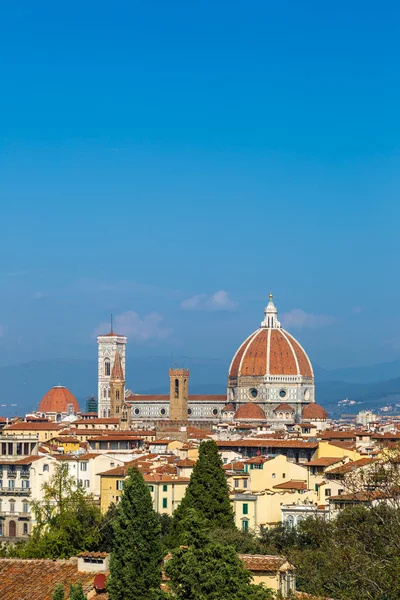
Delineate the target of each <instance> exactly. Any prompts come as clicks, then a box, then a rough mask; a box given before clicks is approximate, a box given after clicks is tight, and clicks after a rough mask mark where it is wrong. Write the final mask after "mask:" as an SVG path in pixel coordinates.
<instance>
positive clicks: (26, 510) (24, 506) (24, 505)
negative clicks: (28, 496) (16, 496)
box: [22, 502, 29, 513]
mask: <svg viewBox="0 0 400 600" xmlns="http://www.w3.org/2000/svg"><path fill="white" fill-rule="evenodd" d="M22 512H24V513H27V512H29V504H28V503H27V502H23V504H22Z"/></svg>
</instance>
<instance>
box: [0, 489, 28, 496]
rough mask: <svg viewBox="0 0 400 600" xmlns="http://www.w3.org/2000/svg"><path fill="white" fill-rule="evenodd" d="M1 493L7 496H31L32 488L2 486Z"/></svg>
mask: <svg viewBox="0 0 400 600" xmlns="http://www.w3.org/2000/svg"><path fill="white" fill-rule="evenodd" d="M0 494H3V495H5V496H30V495H31V488H23V487H13V488H10V487H1V488H0Z"/></svg>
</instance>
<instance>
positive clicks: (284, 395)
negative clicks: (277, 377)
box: [279, 390, 287, 398]
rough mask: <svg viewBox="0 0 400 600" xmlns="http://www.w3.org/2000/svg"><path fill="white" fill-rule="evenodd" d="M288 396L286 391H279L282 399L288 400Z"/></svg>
mask: <svg viewBox="0 0 400 600" xmlns="http://www.w3.org/2000/svg"><path fill="white" fill-rule="evenodd" d="M286 394H287V392H286V390H279V396H280V397H281V398H286Z"/></svg>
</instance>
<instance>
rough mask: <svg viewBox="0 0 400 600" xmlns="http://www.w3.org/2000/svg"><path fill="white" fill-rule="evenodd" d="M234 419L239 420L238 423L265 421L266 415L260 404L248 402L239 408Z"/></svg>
mask: <svg viewBox="0 0 400 600" xmlns="http://www.w3.org/2000/svg"><path fill="white" fill-rule="evenodd" d="M233 418H234V419H237V420H238V421H242V420H248V421H259V420H263V421H265V414H264V411H263V409H262V408H261V407H260V406H258V404H255V403H254V402H247V403H246V404H242V406H240V407H239V408H238V410H237V411H236V412H235V415H234V417H233Z"/></svg>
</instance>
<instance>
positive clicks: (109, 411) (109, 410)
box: [108, 408, 111, 416]
mask: <svg viewBox="0 0 400 600" xmlns="http://www.w3.org/2000/svg"><path fill="white" fill-rule="evenodd" d="M110 415H111V409H110V408H109V409H108V416H110Z"/></svg>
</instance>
